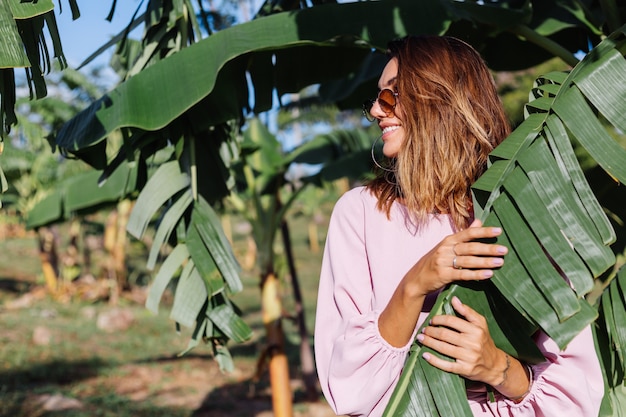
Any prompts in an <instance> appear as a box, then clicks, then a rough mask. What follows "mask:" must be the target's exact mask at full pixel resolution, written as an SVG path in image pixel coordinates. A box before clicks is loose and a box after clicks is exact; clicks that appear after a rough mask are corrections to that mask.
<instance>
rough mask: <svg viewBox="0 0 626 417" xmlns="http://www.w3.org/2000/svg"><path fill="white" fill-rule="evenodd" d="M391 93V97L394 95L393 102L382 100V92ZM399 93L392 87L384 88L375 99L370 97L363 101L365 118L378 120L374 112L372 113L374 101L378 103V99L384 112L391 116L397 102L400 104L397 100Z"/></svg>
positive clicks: (371, 120)
mask: <svg viewBox="0 0 626 417" xmlns="http://www.w3.org/2000/svg"><path fill="white" fill-rule="evenodd" d="M389 93H390V94H391V97H393V104H391V103H389V102H388V100H381V97H380V96H381V94H389ZM398 95H399V94H398V93H397V92H395V91H393V90H391V89H390V88H383V89H382V90H380V91H379V92H378V95H377V96H376V98H375V99H369V100H365V102H363V116H365V118H366V119H367V120H368V121H370V122H373V121H374V120H376V117H374V116H373V115H372V113H370V111H371V110H372V107H373V106H374V103H376V102H377V101H378V105H379V106H380V109H381V110H382V111H383V113H385V115H386V116H387V117H389V116H391V115H392V114H394V111H395V109H396V104H398V102H397V101H396V97H398ZM383 103H384V104H383Z"/></svg>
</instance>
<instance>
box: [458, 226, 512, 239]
mask: <svg viewBox="0 0 626 417" xmlns="http://www.w3.org/2000/svg"><path fill="white" fill-rule="evenodd" d="M501 234H502V228H501V227H492V226H487V227H482V226H481V227H469V228H467V229H465V230H462V231H460V232H459V233H458V234H457V238H458V239H459V242H468V241H471V240H477V239H489V238H494V237H497V236H500V235H501Z"/></svg>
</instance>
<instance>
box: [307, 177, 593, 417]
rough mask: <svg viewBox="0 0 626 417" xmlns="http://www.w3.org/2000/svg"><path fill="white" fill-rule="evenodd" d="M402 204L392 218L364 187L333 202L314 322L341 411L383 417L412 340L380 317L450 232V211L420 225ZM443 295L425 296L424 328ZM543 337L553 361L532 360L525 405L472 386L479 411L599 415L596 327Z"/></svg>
mask: <svg viewBox="0 0 626 417" xmlns="http://www.w3.org/2000/svg"><path fill="white" fill-rule="evenodd" d="M404 210H405V209H404V207H403V206H402V205H400V204H395V205H394V206H393V207H392V211H391V213H390V217H389V218H387V217H386V215H385V214H384V213H381V212H380V211H378V210H377V209H376V200H375V198H374V197H373V196H372V195H371V194H370V193H369V191H367V190H365V189H363V188H357V189H353V190H351V191H349V192H348V193H346V194H344V196H342V197H341V198H340V199H339V201H338V202H337V204H336V205H335V208H334V210H333V213H332V216H331V219H330V224H329V228H328V235H327V240H326V246H325V248H324V258H323V261H322V269H321V273H320V283H319V289H318V300H317V313H316V322H315V340H314V342H315V356H316V365H317V371H318V377H319V380H320V385H321V388H322V391H323V393H324V396H325V397H326V399H327V401H328V403H329V404H330V406H331V407H332V408H333V410H334V411H335V412H336V413H337V414H339V415H350V416H369V417H380V416H381V415H382V414H383V412H384V409H385V407H386V404H387V403H388V401H389V398H390V396H391V394H392V393H393V390H394V388H395V385H396V384H397V382H398V379H399V376H400V373H401V371H402V368H403V366H404V362H405V359H406V355H407V352H408V349H409V347H410V343H409V344H407V345H406V346H403V347H401V348H394V347H392V346H390V345H389V344H388V343H387V342H386V341H385V340H384V339H383V338H382V336H381V335H380V333H379V331H378V317H379V314H380V312H382V311H383V310H384V309H385V307H386V306H387V304H388V303H389V300H390V298H391V296H392V294H393V292H394V290H395V289H396V287H397V286H398V284H399V282H400V281H401V280H402V278H403V277H404V275H405V274H406V272H407V271H408V270H409V269H410V268H411V267H412V266H413V264H414V263H415V262H417V261H418V260H419V259H420V258H421V257H422V256H424V255H425V254H426V253H427V252H428V251H430V250H431V249H432V248H433V247H434V246H435V245H436V244H437V243H439V242H440V241H441V240H442V239H443V238H444V237H445V236H447V235H449V234H450V233H452V229H451V227H450V224H449V219H448V218H447V217H446V216H435V215H433V217H432V218H431V219H430V221H429V222H428V223H427V224H426V225H425V226H423V227H420V228H419V230H418V229H417V228H415V227H414V226H412V225H411V223H410V221H407V220H406V219H407V217H406V212H405V211H404ZM435 298H436V294H431V295H430V296H429V298H427V300H426V302H425V304H424V308H423V311H422V314H421V316H420V318H419V320H418V322H417V326H418V327H419V326H420V325H421V323H422V322H423V320H424V319H425V318H426V316H427V314H428V311H429V310H430V308H431V307H432V302H433V301H434V299H435ZM535 341H536V343H537V346H538V347H539V349H540V350H541V351H542V352H543V353H544V356H545V357H546V361H545V362H543V363H541V364H537V365H533V367H532V369H533V374H534V381H533V385H532V388H531V391H530V393H529V395H528V396H527V397H526V398H525V399H524V400H523V401H522V402H520V403H518V404H516V403H514V402H513V401H510V400H508V399H506V398H505V397H503V396H501V395H496V401H494V402H490V401H489V400H488V396H487V393H486V390H485V389H483V390H482V391H481V392H476V391H468V399H469V404H470V408H471V409H472V412H473V414H474V416H478V417H480V416H507V417H531V416H532V417H543V416H545V417H553V416H561V415H564V416H568V417H595V416H597V415H598V410H599V407H600V403H601V400H602V397H603V390H604V384H603V378H602V374H601V370H600V365H599V361H598V358H597V355H596V352H595V348H594V343H593V338H592V334H591V329H590V328H587V329H585V330H584V331H583V332H581V334H579V335H578V336H577V337H576V338H574V340H572V341H571V342H570V343H569V345H568V346H567V348H566V349H564V350H563V351H560V349H559V348H558V346H557V345H556V344H555V343H554V341H552V340H551V339H550V338H549V337H547V336H546V335H545V334H544V333H542V332H539V333H538V334H537V335H536V338H535Z"/></svg>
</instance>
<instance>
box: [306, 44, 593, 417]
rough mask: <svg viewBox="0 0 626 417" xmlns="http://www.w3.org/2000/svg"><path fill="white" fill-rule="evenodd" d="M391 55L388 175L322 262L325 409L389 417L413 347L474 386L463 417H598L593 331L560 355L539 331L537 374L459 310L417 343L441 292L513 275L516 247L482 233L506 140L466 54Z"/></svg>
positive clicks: (446, 47) (347, 218) (357, 192)
mask: <svg viewBox="0 0 626 417" xmlns="http://www.w3.org/2000/svg"><path fill="white" fill-rule="evenodd" d="M388 55H389V62H388V64H387V65H386V67H385V68H384V70H383V72H382V74H381V76H380V79H379V82H378V87H379V89H380V91H381V93H380V94H379V96H378V97H377V99H376V100H373V101H371V102H370V103H371V105H369V104H368V105H367V106H366V107H365V108H364V110H365V114H366V116H368V115H369V117H368V119H371V120H373V121H376V122H377V123H378V126H379V127H380V129H381V131H382V137H381V138H382V140H383V142H384V147H383V153H384V155H385V156H386V157H387V158H388V159H389V164H388V165H389V167H390V168H386V170H381V172H380V173H379V175H378V177H377V178H376V179H374V180H373V181H372V182H370V183H369V184H368V185H367V186H366V187H358V188H356V189H353V190H351V191H349V192H348V193H346V194H345V195H344V196H342V197H341V198H340V200H339V201H338V202H337V204H336V206H335V208H334V210H333V214H332V217H331V221H330V225H329V230H328V237H327V242H326V247H325V253H324V259H323V262H322V270H321V276H320V284H319V292H318V304H317V316H316V329H315V351H316V360H317V366H318V374H319V378H320V382H321V386H322V389H323V392H324V394H325V396H326V398H327V399H328V401H329V403H330V404H331V406H332V407H333V408H334V410H335V411H336V412H337V413H338V414H348V415H350V416H372V417H374V416H381V415H383V412H384V410H385V409H386V407H387V404H388V402H389V401H390V398H391V395H392V393H393V391H394V387H395V386H396V384H397V383H398V380H399V377H400V374H401V373H402V372H403V367H404V366H405V360H406V358H407V355H408V353H409V350H410V348H411V345H412V343H413V340H415V339H417V340H418V342H419V344H420V345H421V346H423V347H425V348H428V349H429V350H427V351H426V352H425V353H421V356H422V358H423V359H424V360H425V361H426V362H427V363H428V366H432V367H435V368H438V369H440V370H442V371H445V372H446V373H452V374H456V375H459V376H461V377H463V378H464V379H465V380H466V381H467V385H466V386H467V398H468V403H469V404H467V405H466V406H465V408H463V410H461V411H462V412H466V410H467V412H466V413H465V414H453V415H468V414H467V413H472V414H473V415H474V416H491V415H507V416H544V415H545V416H550V415H561V414H562V413H563V410H567V413H568V415H575V416H580V417H583V416H594V415H597V413H598V409H599V406H600V401H601V399H602V395H603V380H602V374H601V371H600V366H599V363H598V359H597V356H596V354H595V351H594V344H593V339H592V334H591V330H590V328H589V326H587V328H586V329H585V330H584V331H583V332H581V333H580V335H579V336H577V337H576V338H574V340H572V341H571V343H569V345H568V346H567V348H566V349H565V350H563V351H561V349H560V348H559V346H557V344H556V343H555V342H554V341H553V340H552V339H550V338H549V337H548V336H547V335H546V334H545V333H543V332H542V331H537V332H536V333H535V334H534V336H533V341H534V343H535V344H536V348H538V349H539V350H540V351H541V353H542V354H543V356H544V357H545V360H544V361H543V362H541V363H538V364H534V363H533V364H531V363H527V362H526V361H524V360H522V359H519V358H517V357H514V356H513V355H511V354H509V353H508V352H505V351H504V350H502V349H501V348H499V347H498V346H496V343H495V342H494V339H493V337H492V335H491V334H490V329H489V327H488V325H487V321H486V319H485V317H484V316H483V315H481V314H480V313H478V312H477V311H475V310H474V309H473V308H471V307H470V306H469V305H467V304H465V303H464V302H463V301H462V300H460V299H459V298H458V297H453V298H452V299H451V307H452V309H453V310H454V311H450V312H449V313H450V314H438V315H434V316H433V317H432V319H431V320H430V322H429V323H428V324H427V325H425V327H423V329H422V331H421V332H420V333H419V334H417V331H418V329H420V327H421V326H422V324H423V323H424V321H425V319H426V317H427V316H428V314H429V312H430V311H431V309H432V308H433V304H434V301H435V298H436V297H437V295H438V294H439V293H440V292H441V291H442V289H443V288H445V287H446V286H448V285H449V284H451V283H453V282H469V283H475V282H476V281H478V282H480V281H486V280H489V279H490V278H492V277H493V276H494V271H496V270H498V269H500V268H501V267H502V266H503V265H504V262H505V258H506V255H507V254H508V253H509V248H508V247H506V246H505V245H502V244H498V243H491V242H494V240H495V239H496V238H497V237H499V236H500V235H501V234H502V229H501V228H500V227H485V226H483V225H482V223H481V222H480V221H479V220H474V213H473V205H472V198H471V192H470V191H471V190H470V187H471V185H472V184H473V183H474V182H475V181H476V180H477V179H478V178H479V177H480V175H481V174H482V173H483V172H484V171H485V170H486V168H487V158H488V155H489V153H490V152H491V151H492V150H493V149H494V148H495V147H496V146H497V145H498V144H500V143H501V142H502V141H503V140H504V139H505V138H506V137H507V135H508V134H509V132H510V128H509V126H508V122H507V118H506V116H505V114H504V111H503V109H502V105H501V103H500V100H499V98H498V96H497V93H496V89H495V85H494V82H493V79H492V77H491V74H490V72H489V70H488V68H487V66H486V65H485V63H484V62H483V60H482V58H481V56H480V55H479V54H478V52H476V51H475V50H474V49H473V48H472V47H471V46H469V45H468V44H466V43H465V42H463V41H460V40H458V39H456V38H451V37H437V36H420V37H413V36H409V37H406V38H403V39H400V40H396V41H393V42H391V43H390V44H389V50H388ZM511 279H515V277H511ZM564 285H565V284H564ZM498 319H499V320H508V318H507V317H498ZM531 343H532V342H531ZM440 355H441V356H443V357H447V358H450V359H451V360H444V359H443V358H442V357H440ZM580 374H584V375H585V377H586V378H585V380H584V381H580V380H579V379H577V378H576V375H580ZM470 410H471V411H470ZM423 415H439V414H437V413H436V411H435V413H433V414H429V413H428V412H426V411H424V414H423Z"/></svg>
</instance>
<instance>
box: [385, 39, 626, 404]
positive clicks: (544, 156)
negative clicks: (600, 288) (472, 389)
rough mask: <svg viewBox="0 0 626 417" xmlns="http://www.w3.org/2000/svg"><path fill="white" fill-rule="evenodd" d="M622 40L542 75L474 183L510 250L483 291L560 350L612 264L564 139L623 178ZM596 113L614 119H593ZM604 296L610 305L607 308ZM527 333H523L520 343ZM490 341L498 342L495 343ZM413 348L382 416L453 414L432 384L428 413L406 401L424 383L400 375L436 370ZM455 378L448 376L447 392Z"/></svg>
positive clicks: (587, 319) (614, 333)
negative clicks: (521, 115)
mask: <svg viewBox="0 0 626 417" xmlns="http://www.w3.org/2000/svg"><path fill="white" fill-rule="evenodd" d="M625 45H626V40H625V37H624V33H623V31H619V32H616V33H615V34H614V35H612V36H611V37H610V38H609V39H607V40H605V41H604V42H603V43H602V44H600V45H599V46H598V47H597V48H596V49H594V50H593V51H592V52H591V53H590V54H589V55H588V56H587V57H586V58H585V59H583V60H582V62H581V63H580V64H579V65H577V66H576V67H575V68H574V69H573V70H572V71H571V72H570V73H569V75H567V74H564V76H554V74H552V75H550V76H548V77H546V78H543V79H541V80H540V81H539V84H541V83H548V84H552V86H551V87H549V88H536V89H534V90H533V92H534V94H535V95H536V97H537V98H538V99H540V100H541V104H540V105H538V106H534V105H533V103H532V102H531V103H530V105H529V106H528V108H529V111H530V113H529V115H528V118H527V119H526V121H525V122H524V123H522V125H520V126H519V127H518V128H517V129H516V130H515V131H514V132H513V133H512V134H511V135H510V136H509V137H508V138H507V139H506V140H505V141H504V142H503V143H502V144H501V145H500V146H498V147H497V148H496V149H495V150H494V151H493V152H492V154H491V156H490V160H491V165H490V167H489V169H488V170H487V171H486V172H485V174H483V175H482V176H481V177H480V178H479V180H478V181H476V183H475V184H474V185H473V191H474V198H475V209H476V214H477V216H478V217H479V218H481V219H482V220H483V221H484V223H485V224H486V225H497V226H502V228H503V230H504V233H503V234H502V235H501V236H500V237H499V238H498V241H499V242H500V243H502V244H504V245H506V246H507V247H509V248H510V251H509V254H508V255H507V257H506V262H505V264H504V266H503V267H502V268H501V269H500V270H498V271H496V273H495V275H494V278H493V279H492V280H491V282H492V283H493V284H494V289H493V290H491V291H490V290H487V293H491V292H492V291H495V293H501V294H502V295H503V296H504V297H505V298H506V300H507V301H508V302H509V303H510V304H511V306H513V307H514V308H515V311H514V312H512V313H509V314H508V315H507V320H513V321H515V320H516V319H519V320H522V322H529V323H531V324H532V325H533V326H536V328H538V329H541V330H543V331H544V332H545V333H546V334H548V335H549V336H550V337H551V338H553V339H554V340H555V342H556V343H557V344H558V345H559V346H560V347H561V348H563V347H565V346H566V345H567V344H568V342H569V341H570V340H572V338H574V337H575V336H576V335H577V334H578V333H579V332H580V331H581V330H582V329H584V328H585V327H586V326H588V325H589V324H591V323H592V322H593V321H594V320H596V318H597V316H598V312H597V310H596V309H595V308H594V307H593V306H591V305H590V304H589V302H588V301H587V300H586V299H585V298H584V297H585V295H587V294H589V293H590V291H591V290H592V288H593V287H594V282H593V280H594V279H595V278H599V277H600V275H601V274H603V273H604V272H605V271H606V270H608V269H609V268H611V267H612V266H613V265H614V264H615V262H616V259H615V257H614V255H613V253H612V251H611V250H610V248H608V245H609V244H611V243H612V242H613V241H614V240H615V233H614V231H613V230H612V228H611V225H610V223H609V221H608V219H607V218H606V215H605V214H604V213H603V212H602V211H601V209H600V207H599V204H598V202H597V200H596V198H595V196H594V195H593V193H591V192H590V191H589V186H588V184H587V183H586V181H585V180H584V178H583V177H582V176H581V175H580V172H581V171H580V167H579V166H577V164H576V163H575V162H574V161H575V157H573V154H572V151H571V145H569V146H568V144H566V143H565V142H568V143H569V142H570V141H573V140H577V141H578V142H579V143H580V144H581V145H582V146H583V147H584V148H585V149H586V150H587V151H588V152H589V153H590V154H591V155H592V156H593V157H594V159H595V160H596V161H597V162H598V164H599V165H600V166H601V167H602V168H604V169H605V170H606V171H607V172H608V173H609V174H610V175H611V176H612V177H614V178H617V179H619V180H620V181H622V182H623V181H624V180H626V164H624V161H626V149H624V148H623V147H622V146H620V145H618V144H617V143H616V142H615V140H614V139H613V135H610V134H608V133H607V129H617V130H620V129H622V125H623V120H624V116H623V115H624V114H626V101H624V100H623V97H624V95H623V94H622V93H621V91H623V77H624V68H626V67H625V65H626V62H625V59H624V57H623V53H624V52H625V51H626V49H625V48H624V46H625ZM590 68H591V69H590ZM583 86H584V89H583ZM613 90H617V91H618V93H614V91H613ZM598 115H601V117H604V119H606V120H607V121H608V122H609V123H612V126H610V125H608V126H607V125H606V124H602V123H600V122H599V121H598ZM575 165H576V166H575ZM563 273H564V274H565V276H567V277H568V278H570V275H571V278H570V283H571V284H572V286H573V288H572V287H570V286H569V285H567V284H566V283H565V281H564V280H563V277H562V275H561V274H563ZM459 288H460V286H459V285H456V284H454V285H452V286H450V287H449V288H448V289H447V290H446V291H444V292H443V293H442V294H441V295H440V296H439V299H438V301H437V303H436V304H435V308H434V309H433V311H432V312H431V315H432V314H441V313H442V312H451V311H452V309H451V307H450V306H449V297H450V294H454V293H455V291H457V290H458V289H459ZM610 288H611V289H610V291H609V292H608V293H607V294H605V295H604V296H603V298H602V302H603V303H604V306H605V307H604V308H603V315H602V316H603V317H604V318H605V324H606V328H607V330H606V334H607V335H608V336H607V337H606V340H609V342H610V343H611V344H612V346H616V348H615V351H614V357H615V358H617V359H618V363H619V365H616V364H615V361H613V362H611V365H612V366H611V367H610V369H612V372H613V373H612V374H611V375H614V374H615V372H620V375H622V380H623V375H624V367H625V366H624V356H625V355H626V354H625V353H624V352H625V351H624V350H623V348H622V347H621V345H620V343H622V342H623V341H624V338H625V337H626V336H625V334H626V333H625V332H624V331H623V328H624V326H626V322H625V321H624V317H626V316H624V315H623V305H624V299H625V298H624V293H623V290H622V289H621V288H620V287H618V286H617V284H615V285H612V286H611V287H610ZM463 297H466V298H467V297H468V295H467V294H465V295H463ZM470 298H471V297H470ZM609 303H610V304H611V305H612V306H613V307H614V309H613V308H607V307H606V305H607V304H609ZM486 318H487V320H488V322H491V321H492V320H493V317H490V316H489V315H487V316H486ZM427 321H428V320H427ZM531 328H532V326H531ZM530 336H531V335H530V334H527V335H526V337H527V338H528V340H530ZM494 340H495V342H496V344H497V345H498V346H499V347H501V348H503V349H504V345H502V341H501V340H499V339H498V338H495V339H494ZM421 350H422V348H421V346H420V345H419V344H418V343H417V342H415V345H414V347H413V348H412V351H414V352H415V353H412V354H411V355H410V356H409V360H407V363H406V365H405V368H404V371H403V374H402V375H401V378H400V381H399V383H398V386H397V388H396V391H395V392H394V394H393V396H392V399H391V400H390V403H389V406H388V407H387V409H386V411H385V415H386V416H396V415H406V416H409V415H410V416H433V415H435V416H439V415H440V416H447V415H457V414H455V412H456V413H459V411H458V410H459V408H458V407H460V406H461V404H457V403H455V402H452V401H450V399H449V398H445V395H444V396H443V397H442V395H441V394H437V392H438V390H439V389H438V388H437V389H436V390H434V391H433V388H434V387H431V388H430V389H431V391H432V392H433V401H434V403H435V405H436V409H437V412H436V413H435V414H433V413H432V411H430V412H429V411H424V410H426V409H425V408H422V407H418V406H413V404H414V403H415V402H414V401H407V400H406V399H407V398H420V397H423V396H424V394H423V393H422V394H417V393H415V392H414V391H412V390H411V386H422V387H423V384H422V383H419V384H416V383H415V382H411V383H409V382H408V381H414V380H415V378H425V377H426V376H428V377H429V378H432V377H433V375H432V373H437V372H441V371H438V370H436V369H434V368H432V369H430V368H429V369H428V372H425V370H424V369H423V367H425V366H428V365H427V364H420V365H418V362H417V360H415V359H414V358H412V357H413V356H415V355H417V354H420V355H421V353H422V352H421ZM521 354H522V352H519V353H518V354H517V355H516V356H517V357H520V356H519V355H521ZM605 366H606V365H605ZM616 369H617V371H616ZM622 382H623V381H622ZM454 384H456V382H453V381H452V380H451V381H449V382H448V386H449V387H450V389H452V388H453V385H454ZM613 386H615V385H613ZM460 396H461V397H463V395H460ZM459 401H466V400H465V399H464V398H461V399H460V400H459ZM455 410H456V411H455Z"/></svg>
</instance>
